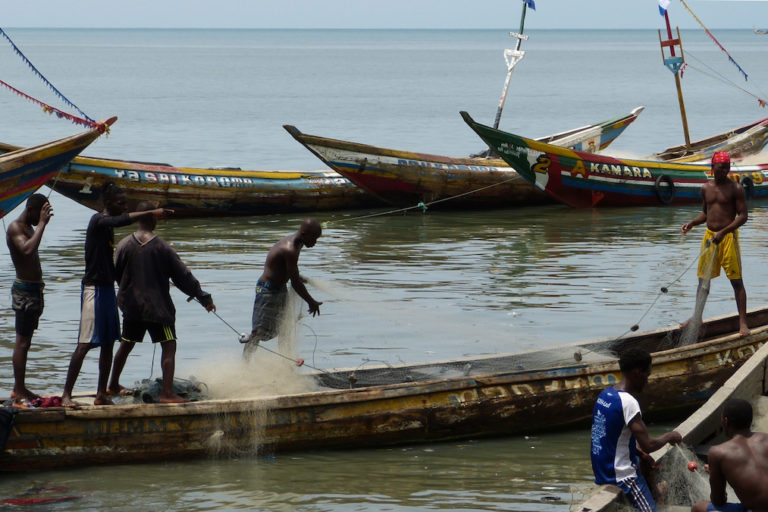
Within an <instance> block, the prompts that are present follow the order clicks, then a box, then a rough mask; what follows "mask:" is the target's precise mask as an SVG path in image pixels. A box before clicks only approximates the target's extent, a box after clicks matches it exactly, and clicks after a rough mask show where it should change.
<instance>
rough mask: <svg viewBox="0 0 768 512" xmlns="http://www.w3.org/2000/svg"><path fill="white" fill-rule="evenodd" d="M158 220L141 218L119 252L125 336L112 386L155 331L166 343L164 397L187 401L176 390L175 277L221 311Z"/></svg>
mask: <svg viewBox="0 0 768 512" xmlns="http://www.w3.org/2000/svg"><path fill="white" fill-rule="evenodd" d="M152 208H153V205H152V204H151V203H149V202H148V201H142V202H140V203H139V204H138V205H137V207H136V211H137V212H148V211H151V210H152ZM156 224H157V221H156V220H155V217H154V216H152V215H149V216H143V217H141V218H140V219H139V225H138V229H137V230H136V232H135V233H133V234H131V235H128V236H127V237H125V238H123V239H122V240H120V243H119V244H118V245H117V250H116V251H115V271H116V275H117V280H118V283H119V291H118V293H117V304H118V306H119V307H120V310H121V311H122V312H123V336H122V339H121V341H120V348H118V349H117V353H116V354H115V362H114V365H113V366H112V376H111V378H110V380H109V389H110V390H118V389H121V388H122V386H120V374H121V373H122V371H123V368H124V366H125V362H126V360H127V359H128V355H129V354H130V353H131V350H133V347H134V346H135V345H136V343H140V342H141V341H143V339H144V335H145V334H146V333H147V332H149V336H150V338H151V339H152V342H153V343H160V346H161V348H162V353H161V356H160V358H161V359H160V367H161V368H162V371H163V382H162V390H161V391H160V397H159V399H158V402H161V403H178V402H187V401H188V400H186V399H185V398H182V397H180V396H179V395H177V394H176V393H174V391H173V376H174V373H175V370H176V325H175V324H176V308H175V307H174V306H173V301H172V300H171V294H170V285H169V281H173V284H174V285H176V288H178V289H179V290H181V291H182V292H183V293H185V294H187V295H189V296H190V297H194V298H196V299H197V300H198V301H200V304H202V306H203V307H204V308H205V309H206V311H216V306H215V305H214V304H213V299H212V298H211V294H210V293H206V292H204V291H203V290H202V288H200V283H199V282H198V280H197V279H195V276H193V275H192V272H190V271H189V269H188V268H187V266H186V265H184V263H183V262H182V261H181V259H180V258H179V255H178V254H176V251H174V250H173V248H172V247H171V246H170V245H169V244H168V243H167V242H166V241H165V240H163V239H162V238H160V237H159V236H157V235H156V234H155V233H154V229H155V226H156Z"/></svg>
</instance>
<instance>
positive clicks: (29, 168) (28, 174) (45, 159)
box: [0, 117, 117, 217]
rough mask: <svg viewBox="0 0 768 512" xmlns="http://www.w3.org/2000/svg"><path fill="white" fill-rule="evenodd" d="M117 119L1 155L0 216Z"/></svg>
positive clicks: (52, 174)
mask: <svg viewBox="0 0 768 512" xmlns="http://www.w3.org/2000/svg"><path fill="white" fill-rule="evenodd" d="M116 120H117V117H112V118H109V119H107V120H106V121H103V122H101V123H97V125H96V127H94V128H92V129H90V130H88V131H85V132H83V133H80V134H77V135H72V136H70V137H65V138H63V139H59V140H55V141H52V142H48V143H45V144H41V145H39V146H33V147H29V148H19V147H14V148H12V150H11V151H9V152H7V153H4V154H2V155H0V217H3V216H5V215H6V214H7V213H8V212H10V211H11V210H13V209H14V208H16V207H17V206H18V205H19V204H21V203H22V202H23V201H24V200H25V199H27V197H29V196H30V195H32V194H33V193H34V192H35V191H36V190H37V189H38V188H40V187H41V186H42V185H43V184H45V183H46V182H47V181H48V180H49V179H51V177H52V176H54V175H55V174H56V173H57V172H58V171H59V170H60V169H61V168H62V167H64V166H66V165H67V164H68V163H69V161H70V160H72V159H73V158H74V157H76V156H77V155H78V154H80V152H81V151H83V150H84V149H85V148H86V147H88V145H89V144H90V143H91V142H93V141H94V140H96V139H97V138H98V137H99V136H100V135H101V134H102V133H104V132H105V131H106V130H107V128H108V127H109V126H111V125H112V124H113V123H114V122H115V121H116Z"/></svg>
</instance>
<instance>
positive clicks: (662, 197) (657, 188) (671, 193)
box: [653, 174, 675, 204]
mask: <svg viewBox="0 0 768 512" xmlns="http://www.w3.org/2000/svg"><path fill="white" fill-rule="evenodd" d="M664 184H666V185H667V186H666V187H663V185H664ZM665 188H666V190H665ZM653 191H654V192H656V198H657V199H658V200H659V202H660V203H661V204H672V201H674V200H675V182H674V181H672V178H671V177H669V175H667V174H662V175H661V176H659V177H658V178H656V183H654V184H653Z"/></svg>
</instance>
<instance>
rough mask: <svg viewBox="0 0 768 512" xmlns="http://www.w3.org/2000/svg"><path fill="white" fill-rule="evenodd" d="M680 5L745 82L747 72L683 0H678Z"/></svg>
mask: <svg viewBox="0 0 768 512" xmlns="http://www.w3.org/2000/svg"><path fill="white" fill-rule="evenodd" d="M680 3H681V4H683V7H685V8H686V10H687V11H688V12H689V13H690V14H691V16H693V19H695V20H696V22H697V23H698V24H699V25H701V28H703V29H704V32H706V33H707V35H708V36H709V37H710V39H712V41H714V43H715V44H716V45H717V47H718V48H720V49H721V50H722V51H723V52H724V53H725V54H726V55H727V56H728V60H729V61H730V62H731V63H732V64H733V65H734V66H736V67H737V68H738V69H739V71H740V72H741V74H742V75H744V81H745V82H746V81H747V72H746V71H744V70H743V69H741V66H739V63H738V62H736V61H735V60H734V58H733V57H731V54H730V53H728V50H726V49H725V47H724V46H723V45H722V44H720V41H718V40H717V38H716V37H715V36H714V35H713V34H712V32H710V31H709V29H708V28H707V27H706V26H705V25H704V23H702V21H701V20H700V19H699V17H698V16H696V14H695V13H694V12H693V11H692V10H691V8H690V7H688V4H686V3H685V0H680Z"/></svg>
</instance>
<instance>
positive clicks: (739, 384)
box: [576, 345, 768, 512]
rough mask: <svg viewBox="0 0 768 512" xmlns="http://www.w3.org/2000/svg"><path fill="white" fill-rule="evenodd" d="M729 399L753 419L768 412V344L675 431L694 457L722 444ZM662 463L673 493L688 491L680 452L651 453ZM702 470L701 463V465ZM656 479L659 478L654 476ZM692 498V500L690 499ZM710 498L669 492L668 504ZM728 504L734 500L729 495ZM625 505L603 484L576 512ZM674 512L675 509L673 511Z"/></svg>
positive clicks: (683, 506)
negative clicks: (743, 403) (747, 406)
mask: <svg viewBox="0 0 768 512" xmlns="http://www.w3.org/2000/svg"><path fill="white" fill-rule="evenodd" d="M729 398H741V399H742V400H747V401H749V402H751V403H752V407H753V409H754V412H755V420H757V418H758V414H759V411H768V345H763V346H762V347H761V348H760V350H758V351H757V352H756V353H755V355H753V356H752V357H751V358H750V359H749V360H748V361H747V362H746V363H745V364H744V365H743V366H742V367H741V368H739V370H738V371H736V372H735V373H734V374H733V376H731V377H730V378H729V379H728V380H727V381H726V382H725V383H724V384H723V386H722V387H720V388H719V389H717V391H716V392H715V393H714V394H713V395H712V396H711V397H710V398H709V400H707V401H706V402H705V403H704V405H702V406H701V407H700V408H699V409H698V410H697V411H696V412H694V413H693V414H692V415H691V416H689V417H688V418H687V419H686V420H685V421H683V422H682V423H681V424H680V425H679V426H678V427H676V428H675V430H677V431H678V432H679V433H680V435H682V436H683V444H684V445H685V446H686V448H688V449H689V450H690V451H691V452H692V453H693V454H695V455H696V456H697V457H702V458H703V459H704V461H706V453H707V451H708V450H709V447H710V446H712V445H715V444H719V443H721V442H723V441H725V436H724V434H723V429H722V425H721V424H720V414H721V412H722V409H723V404H724V403H725V401H726V400H728V399H729ZM652 455H653V457H654V459H656V461H657V462H658V463H660V464H661V468H663V473H662V475H660V476H661V477H663V479H664V480H666V481H667V483H668V485H669V488H670V489H672V490H678V489H685V488H691V485H690V483H689V482H688V481H687V480H686V477H689V474H688V470H687V468H686V465H687V463H688V462H689V460H688V459H687V458H685V457H683V454H682V452H681V451H680V450H679V449H677V448H674V447H670V446H665V447H664V448H662V449H661V450H659V451H657V452H655V453H653V454H652ZM700 468H703V463H702V464H700ZM657 478H659V477H657ZM691 498H693V500H691ZM708 499H709V496H708V495H704V496H690V495H688V494H686V495H681V494H680V493H677V492H671V493H670V494H669V495H668V497H667V505H669V506H671V507H679V510H685V511H688V510H690V507H691V505H692V504H693V503H692V502H691V501H694V502H695V501H696V500H708ZM728 501H731V502H732V501H735V497H734V496H729V499H728ZM627 506H628V503H627V502H625V501H624V497H623V494H622V492H621V491H620V490H619V488H618V487H616V486H614V485H603V486H600V487H598V488H596V489H595V491H594V492H593V493H592V494H591V495H590V496H589V497H588V498H587V500H586V501H585V502H584V503H582V505H581V506H580V507H579V508H578V509H576V510H578V511H579V512H619V511H621V510H626V507H627ZM674 510H677V508H674Z"/></svg>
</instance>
